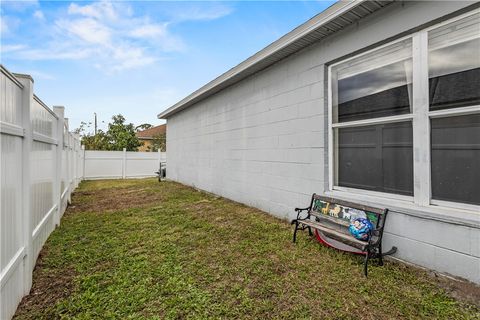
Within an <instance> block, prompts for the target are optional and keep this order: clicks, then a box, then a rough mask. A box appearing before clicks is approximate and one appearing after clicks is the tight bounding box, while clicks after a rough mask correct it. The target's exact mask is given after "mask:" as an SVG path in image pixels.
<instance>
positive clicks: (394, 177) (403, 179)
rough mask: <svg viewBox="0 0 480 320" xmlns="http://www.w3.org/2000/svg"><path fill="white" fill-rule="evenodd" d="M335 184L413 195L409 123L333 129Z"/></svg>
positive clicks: (410, 127) (410, 128)
mask: <svg viewBox="0 0 480 320" xmlns="http://www.w3.org/2000/svg"><path fill="white" fill-rule="evenodd" d="M336 134H337V136H336V138H337V141H336V142H337V145H338V152H337V173H338V174H337V185H338V186H343V187H351V188H359V189H366V190H372V191H379V192H387V193H396V194H402V195H413V153H412V143H413V141H412V125H411V122H401V123H390V124H381V125H372V126H363V127H356V128H341V129H336Z"/></svg>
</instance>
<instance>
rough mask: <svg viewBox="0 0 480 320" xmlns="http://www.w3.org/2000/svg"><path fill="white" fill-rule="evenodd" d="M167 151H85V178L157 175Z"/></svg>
mask: <svg viewBox="0 0 480 320" xmlns="http://www.w3.org/2000/svg"><path fill="white" fill-rule="evenodd" d="M160 161H166V153H165V152H162V153H160V152H133V151H132V152H131V151H90V150H89V151H85V156H84V169H85V172H84V175H83V177H84V179H121V178H144V177H153V176H155V171H158V168H159V165H160Z"/></svg>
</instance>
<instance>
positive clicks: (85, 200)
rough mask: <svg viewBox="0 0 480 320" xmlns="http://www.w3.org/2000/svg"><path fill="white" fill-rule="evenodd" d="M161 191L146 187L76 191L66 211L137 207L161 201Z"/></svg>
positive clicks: (116, 209) (112, 209) (114, 209)
mask: <svg viewBox="0 0 480 320" xmlns="http://www.w3.org/2000/svg"><path fill="white" fill-rule="evenodd" d="M162 200H163V199H162V193H161V192H152V191H150V190H148V189H137V188H118V189H101V190H96V191H77V192H75V193H74V194H73V196H72V205H71V206H70V207H69V210H68V213H75V212H105V211H119V210H124V209H130V208H139V207H145V206H149V205H152V204H154V203H158V202H161V201H162Z"/></svg>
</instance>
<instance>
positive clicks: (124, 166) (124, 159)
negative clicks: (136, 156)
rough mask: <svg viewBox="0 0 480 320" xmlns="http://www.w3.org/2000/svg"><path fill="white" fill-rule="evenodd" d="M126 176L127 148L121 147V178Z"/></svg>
mask: <svg viewBox="0 0 480 320" xmlns="http://www.w3.org/2000/svg"><path fill="white" fill-rule="evenodd" d="M126 177H127V149H126V148H123V154H122V179H125V178H126Z"/></svg>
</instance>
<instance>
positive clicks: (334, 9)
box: [157, 0, 390, 119]
mask: <svg viewBox="0 0 480 320" xmlns="http://www.w3.org/2000/svg"><path fill="white" fill-rule="evenodd" d="M365 2H367V0H347V1H339V2H337V3H335V4H333V5H332V6H330V7H329V8H327V9H326V10H325V11H323V12H322V13H320V14H318V15H316V16H315V17H313V18H312V19H310V20H308V21H307V22H305V23H303V24H302V25H300V26H298V27H297V28H295V29H294V30H292V31H290V32H289V33H287V34H286V35H284V36H283V37H281V38H280V39H278V40H276V41H275V42H273V43H271V44H270V45H268V46H267V47H265V48H264V49H262V50H260V51H259V52H257V53H256V54H254V55H253V56H251V57H249V58H248V59H246V60H244V61H243V62H241V63H240V64H238V65H237V66H235V67H233V68H232V69H230V70H228V71H227V72H225V73H223V74H222V75H220V76H219V77H217V78H215V79H214V80H212V81H210V82H209V83H207V84H206V85H204V86H202V87H201V88H200V89H198V90H196V91H195V92H193V93H191V94H190V95H188V96H187V97H185V98H184V99H182V100H180V101H179V102H177V103H176V104H174V105H173V106H171V107H170V108H168V109H166V110H165V111H163V112H161V113H159V114H158V115H157V117H158V118H159V119H167V118H168V117H169V116H171V115H173V114H175V113H177V112H179V111H181V110H183V109H186V108H188V107H189V106H191V105H193V104H194V103H196V102H198V101H200V100H203V99H205V98H207V97H208V96H209V95H211V94H214V93H216V92H218V91H220V90H222V89H223V88H220V89H218V88H219V86H220V85H222V84H225V83H226V82H227V81H229V80H232V78H234V77H235V76H239V75H240V73H242V72H244V71H247V70H248V69H251V68H253V67H254V66H255V65H257V64H259V63H260V62H262V61H264V60H266V59H267V58H269V57H271V56H273V55H274V54H276V53H279V52H280V51H281V50H282V49H285V48H287V47H288V46H290V45H292V44H294V43H295V41H298V40H300V39H302V38H303V37H305V36H307V35H309V34H311V33H313V32H314V31H316V30H318V29H319V28H321V27H322V26H324V25H325V24H327V23H329V22H330V21H332V20H334V19H336V18H338V17H340V16H342V15H343V14H345V13H347V12H349V11H350V10H352V9H353V8H355V7H357V6H359V5H360V4H362V3H365ZM379 2H384V1H379ZM388 2H390V1H388ZM374 3H377V5H378V2H376V1H375V2H374ZM367 15H368V14H367ZM327 36H328V35H327ZM310 44H311V43H309V44H306V45H305V47H307V46H309V45H310ZM301 49H303V48H299V49H298V50H301ZM298 50H297V51H298ZM288 55H289V54H286V55H285V57H287V56H288ZM285 57H281V58H280V59H279V60H281V59H284V58H285ZM279 60H276V61H272V62H271V63H270V64H268V65H267V66H262V68H261V69H259V70H257V71H260V70H262V69H264V68H266V67H268V66H269V65H271V64H274V63H276V62H277V61H279ZM253 71H254V70H253ZM257 71H254V72H257ZM248 75H249V74H247V75H246V76H245V77H247V76H248ZM242 79H244V78H239V79H238V80H237V81H235V82H233V83H236V82H238V81H241V80H242ZM233 83H231V84H229V85H232V84H233ZM227 86H228V85H227ZM215 89H218V90H217V91H215Z"/></svg>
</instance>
